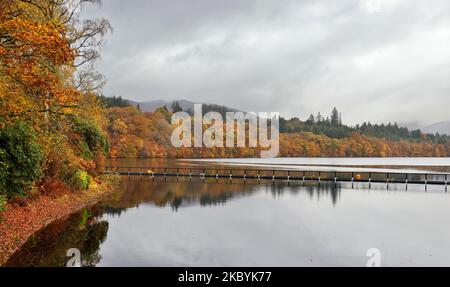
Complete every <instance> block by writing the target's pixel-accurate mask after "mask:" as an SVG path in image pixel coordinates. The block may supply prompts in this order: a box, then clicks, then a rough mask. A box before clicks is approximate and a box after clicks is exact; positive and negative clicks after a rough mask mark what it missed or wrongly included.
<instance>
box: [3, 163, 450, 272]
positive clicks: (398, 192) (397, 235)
mask: <svg viewBox="0 0 450 287" xmlns="http://www.w3.org/2000/svg"><path fill="white" fill-rule="evenodd" d="M445 160H447V161H445ZM258 161H260V160H257V161H256V162H255V161H254V160H247V161H245V160H239V161H238V162H236V161H233V162H228V160H223V161H222V160H219V161H215V162H210V161H208V162H203V161H202V162H199V161H194V162H192V161H175V160H171V161H158V160H152V161H148V160H113V161H110V162H108V163H107V164H119V165H132V166H146V165H161V166H163V165H170V166H186V165H199V166H216V165H221V166H222V165H224V164H232V165H236V164H243V165H249V166H254V165H255V164H256V165H259V164H263V165H270V164H273V165H280V164H281V165H282V164H283V162H262V163H261V162H258ZM343 161H347V163H346V164H344V163H343V162H342V161H341V162H335V163H330V162H326V160H325V162H324V160H323V159H319V160H317V161H313V160H306V161H301V160H300V159H297V161H296V162H295V163H292V162H290V163H289V164H291V165H304V166H315V165H330V166H334V167H348V166H355V167H364V166H365V167H364V168H369V167H370V168H372V169H373V168H376V167H378V168H389V169H390V168H392V169H399V168H400V169H408V170H411V169H412V170H415V169H422V170H424V169H425V170H437V171H449V165H450V164H448V163H449V161H448V159H444V164H443V163H442V160H441V159H431V160H430V161H428V162H427V161H426V160H419V161H417V162H420V165H414V164H411V162H409V163H404V162H403V163H402V162H398V161H397V162H390V163H389V164H387V163H386V162H375V163H374V162H367V163H366V165H364V162H363V161H361V160H359V159H357V160H356V161H357V162H356V163H355V161H352V160H346V159H345V160H343ZM438 162H440V163H438ZM445 162H446V163H447V165H445ZM374 166H376V167H374ZM289 168H292V166H290V167H289ZM449 207H450V195H449V194H448V193H446V192H445V191H444V188H443V187H442V186H433V187H430V188H429V189H428V190H427V192H425V190H424V188H423V187H422V186H413V187H411V188H409V189H408V190H406V189H405V186H404V185H400V184H399V185H391V186H389V189H387V188H386V186H385V185H383V184H374V185H373V186H372V187H371V188H370V189H369V188H368V186H367V184H357V185H355V186H353V188H352V186H351V185H350V184H344V183H342V184H338V185H334V184H326V183H322V184H320V185H319V184H317V183H313V182H311V183H301V182H290V183H287V182H283V181H279V182H275V183H273V182H271V181H262V182H258V181H257V180H248V181H246V182H245V183H244V182H243V181H242V180H238V179H234V180H232V181H230V180H228V179H220V180H219V181H218V182H217V181H216V180H215V179H206V180H204V181H203V180H201V179H198V178H193V179H188V178H180V179H176V178H168V179H163V178H155V179H151V178H149V177H144V178H140V177H131V178H130V179H128V178H127V177H124V180H123V182H122V184H121V187H120V188H119V189H118V190H117V191H114V192H113V193H111V195H110V196H108V197H107V198H105V200H103V201H102V202H101V203H99V204H97V205H96V206H94V207H92V208H89V209H86V210H83V211H81V212H79V213H77V214H74V215H72V216H70V217H69V218H67V219H64V220H60V221H58V222H55V223H53V224H51V225H50V226H48V227H47V228H45V229H44V230H42V231H40V232H38V233H36V234H35V236H34V237H33V238H31V239H30V240H29V242H28V243H27V244H26V245H25V246H24V247H23V248H22V249H21V250H20V251H19V252H17V253H16V254H15V255H14V256H13V257H12V258H11V259H10V261H9V262H8V263H7V265H12V266H30V265H31V266H65V264H66V262H67V260H68V257H66V252H67V250H68V249H69V248H78V249H79V250H80V251H81V255H82V260H83V265H85V266H365V265H366V263H367V261H368V260H369V259H370V258H369V257H368V256H367V251H368V250H369V249H373V248H376V249H378V250H379V252H380V255H381V264H382V266H450V257H449V256H448V255H449V254H450V229H449V228H447V226H448V219H449V218H450V208H449Z"/></svg>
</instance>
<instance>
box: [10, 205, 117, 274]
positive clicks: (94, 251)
mask: <svg viewBox="0 0 450 287" xmlns="http://www.w3.org/2000/svg"><path fill="white" fill-rule="evenodd" d="M101 212H102V209H101V207H100V206H95V207H92V208H90V209H84V210H82V211H81V212H78V213H76V214H74V215H72V216H70V217H69V218H67V219H63V220H59V221H57V222H55V223H53V224H51V225H49V226H48V227H47V228H45V229H44V230H42V231H41V232H38V233H37V234H35V235H34V236H33V237H32V238H31V239H30V240H29V241H28V242H27V243H26V244H25V245H24V246H23V248H22V249H21V250H20V251H18V252H17V253H15V254H14V255H13V256H12V257H11V258H10V260H9V261H8V262H7V263H6V266H66V262H67V260H68V257H66V252H67V250H68V249H70V248H77V249H79V250H80V252H81V254H82V255H83V256H82V266H96V265H97V264H98V263H99V262H100V260H101V256H100V254H99V247H100V244H101V243H103V242H104V241H105V239H106V234H107V233H108V226H109V225H108V222H107V221H103V220H99V219H98V218H97V217H96V215H97V216H98V215H99V214H100V213H101Z"/></svg>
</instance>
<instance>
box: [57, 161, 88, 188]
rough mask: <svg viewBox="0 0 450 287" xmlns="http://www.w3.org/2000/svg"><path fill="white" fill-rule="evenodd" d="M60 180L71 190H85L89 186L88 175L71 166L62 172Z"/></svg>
mask: <svg viewBox="0 0 450 287" xmlns="http://www.w3.org/2000/svg"><path fill="white" fill-rule="evenodd" d="M62 179H63V181H64V182H65V183H66V184H67V185H68V186H69V187H70V188H71V189H73V190H86V189H88V188H89V185H90V184H91V177H90V175H89V174H88V173H87V172H86V171H84V170H82V169H80V168H77V167H73V166H70V167H68V168H66V169H65V170H64V171H63V173H62Z"/></svg>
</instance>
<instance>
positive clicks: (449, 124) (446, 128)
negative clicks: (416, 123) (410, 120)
mask: <svg viewBox="0 0 450 287" xmlns="http://www.w3.org/2000/svg"><path fill="white" fill-rule="evenodd" d="M422 131H423V132H426V133H432V134H435V133H440V134H447V135H450V121H444V122H439V123H435V124H432V125H428V126H425V127H423V128H422Z"/></svg>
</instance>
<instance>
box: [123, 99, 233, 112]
mask: <svg viewBox="0 0 450 287" xmlns="http://www.w3.org/2000/svg"><path fill="white" fill-rule="evenodd" d="M128 102H129V103H130V104H132V105H134V106H138V105H139V108H140V109H141V111H143V112H153V111H155V110H156V109H157V108H160V107H162V106H166V107H167V109H168V110H169V111H172V104H173V103H174V102H178V104H179V105H180V106H181V108H182V109H183V111H186V112H188V113H192V110H193V109H194V104H199V103H194V102H191V101H188V100H176V101H165V100H153V101H146V102H136V101H131V100H128ZM201 104H202V105H203V112H204V113H205V112H208V111H212V110H215V111H218V112H223V111H226V112H238V111H239V110H237V109H234V108H230V107H226V106H220V105H215V104H207V103H201Z"/></svg>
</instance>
